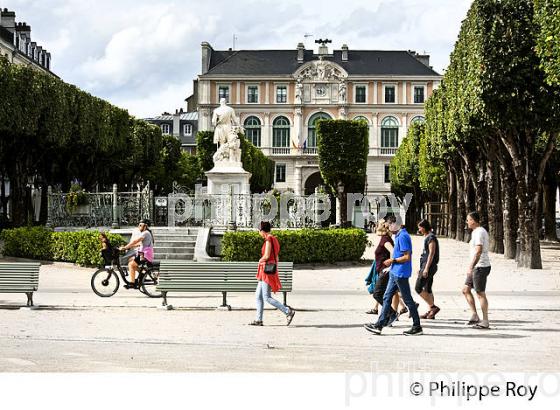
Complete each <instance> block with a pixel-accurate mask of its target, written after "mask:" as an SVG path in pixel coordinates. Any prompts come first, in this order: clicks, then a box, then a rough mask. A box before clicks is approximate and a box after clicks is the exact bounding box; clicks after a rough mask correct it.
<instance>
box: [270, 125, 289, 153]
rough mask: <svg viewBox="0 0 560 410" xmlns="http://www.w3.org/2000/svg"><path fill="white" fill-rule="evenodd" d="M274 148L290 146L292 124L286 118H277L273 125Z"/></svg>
mask: <svg viewBox="0 0 560 410" xmlns="http://www.w3.org/2000/svg"><path fill="white" fill-rule="evenodd" d="M272 146H273V147H280V148H281V147H289V146H290V122H289V121H288V119H287V118H286V117H277V118H276V119H275V120H274V122H273V123H272Z"/></svg>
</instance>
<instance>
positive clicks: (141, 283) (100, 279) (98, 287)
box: [91, 249, 162, 298]
mask: <svg viewBox="0 0 560 410" xmlns="http://www.w3.org/2000/svg"><path fill="white" fill-rule="evenodd" d="M120 255H121V252H120V251H119V250H118V249H115V250H114V251H113V255H112V258H111V259H112V260H111V261H110V265H109V264H106V266H104V267H103V268H100V269H98V270H97V271H95V273H94V274H93V275H92V277H91V288H92V290H93V292H94V293H95V294H96V295H97V296H100V297H102V298H107V297H111V296H113V295H114V294H115V293H117V291H118V290H119V286H120V283H121V281H120V279H119V276H118V275H117V272H118V273H119V274H120V277H121V279H122V281H123V282H124V283H125V285H128V286H131V287H130V289H138V290H139V291H140V292H142V293H143V294H145V295H146V296H148V297H150V298H160V297H161V296H162V294H161V292H159V291H157V289H156V286H157V284H158V283H159V262H155V261H154V262H153V263H151V262H148V261H143V262H142V263H141V264H140V266H139V267H138V282H137V284H138V287H137V288H136V287H132V286H133V285H134V284H133V283H132V282H130V281H129V280H128V279H127V276H128V269H127V268H126V267H123V266H121V261H120ZM105 262H106V263H107V262H109V261H105Z"/></svg>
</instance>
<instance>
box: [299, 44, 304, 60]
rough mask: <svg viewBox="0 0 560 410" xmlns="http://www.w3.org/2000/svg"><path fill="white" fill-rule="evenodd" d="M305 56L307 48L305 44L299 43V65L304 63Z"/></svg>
mask: <svg viewBox="0 0 560 410" xmlns="http://www.w3.org/2000/svg"><path fill="white" fill-rule="evenodd" d="M304 54H305V46H304V45H303V43H298V45H297V61H298V63H303V56H304Z"/></svg>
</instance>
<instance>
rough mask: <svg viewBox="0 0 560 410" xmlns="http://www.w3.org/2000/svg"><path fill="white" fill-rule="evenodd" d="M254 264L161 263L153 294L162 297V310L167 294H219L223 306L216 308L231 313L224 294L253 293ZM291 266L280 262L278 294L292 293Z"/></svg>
mask: <svg viewBox="0 0 560 410" xmlns="http://www.w3.org/2000/svg"><path fill="white" fill-rule="evenodd" d="M257 267H258V263H257V262H188V261H173V260H168V261H161V265H160V271H159V284H158V285H157V290H159V291H161V293H162V296H163V306H166V307H167V293H169V292H206V293H208V292H221V293H222V297H223V303H222V305H221V306H220V307H222V308H227V309H228V310H231V306H229V305H228V304H227V293H228V292H254V291H255V290H256V288H257V279H256V278H255V276H256V274H257ZM293 270H294V264H293V262H280V263H279V264H278V275H279V276H280V281H281V282H282V289H280V292H282V293H283V294H284V304H286V299H287V293H288V292H291V291H292V273H293Z"/></svg>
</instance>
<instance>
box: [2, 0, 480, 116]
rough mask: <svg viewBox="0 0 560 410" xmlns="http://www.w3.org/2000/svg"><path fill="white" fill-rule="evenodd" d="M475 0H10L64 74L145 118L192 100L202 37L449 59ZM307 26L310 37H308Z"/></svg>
mask: <svg viewBox="0 0 560 410" xmlns="http://www.w3.org/2000/svg"><path fill="white" fill-rule="evenodd" d="M471 2H472V0H369V1H363V0H362V1H358V0H344V1H333V0H321V1H316V0H312V1H301V0H299V1H292V0H285V1H282V0H276V1H269V0H264V1H250V0H235V1H233V0H217V1H212V0H206V1H200V0H197V1H178V0H175V1H173V0H96V1H94V2H88V1H83V0H0V7H1V8H8V9H10V10H13V11H15V12H16V21H17V22H24V21H25V22H27V24H28V25H30V26H31V38H32V40H33V41H35V42H37V44H38V45H41V46H43V48H46V49H47V50H48V51H50V52H51V55H52V65H51V69H52V70H53V72H55V73H56V74H57V75H58V76H60V77H61V78H62V79H63V80H64V81H66V82H69V83H72V84H75V85H77V86H78V87H80V88H81V89H83V90H85V91H88V92H90V93H92V94H93V95H96V96H98V97H101V98H104V99H106V100H108V101H109V102H111V103H113V104H115V105H117V106H119V107H122V108H125V109H127V110H128V111H129V112H130V113H131V114H132V115H135V116H137V117H141V118H145V117H152V116H155V115H159V114H161V113H162V112H164V111H168V112H172V111H175V109H177V108H183V109H186V103H185V101H184V100H185V98H186V97H187V96H189V95H191V94H192V87H193V84H192V82H193V79H195V78H196V77H197V75H198V74H200V68H201V53H200V43H201V42H203V41H207V42H209V43H210V44H211V45H212V47H213V48H214V49H216V50H225V49H228V48H229V47H233V37H234V35H235V37H236V42H235V49H236V50H258V49H295V48H296V46H297V44H298V43H299V42H304V43H305V46H306V48H308V49H310V48H314V49H315V50H316V49H317V47H316V46H317V45H316V44H315V43H314V40H315V39H318V38H329V39H332V44H329V47H330V49H332V48H336V49H340V47H341V46H342V44H348V47H349V49H350V52H351V50H352V49H360V50H416V51H418V52H426V53H428V54H430V56H431V60H430V63H431V65H433V67H434V69H435V70H436V71H438V72H439V73H443V70H444V69H445V68H446V67H447V65H448V64H449V54H450V53H451V51H452V50H453V46H454V44H455V41H456V40H457V36H458V34H459V28H460V25H461V21H462V20H463V19H464V18H465V16H466V13H467V10H468V8H469V6H470V4H471ZM306 35H307V36H306Z"/></svg>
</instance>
